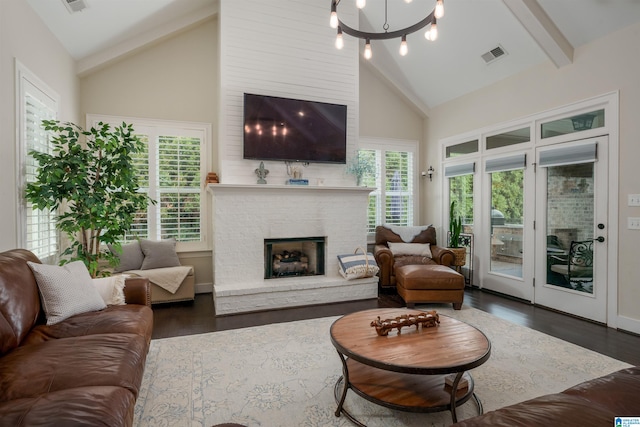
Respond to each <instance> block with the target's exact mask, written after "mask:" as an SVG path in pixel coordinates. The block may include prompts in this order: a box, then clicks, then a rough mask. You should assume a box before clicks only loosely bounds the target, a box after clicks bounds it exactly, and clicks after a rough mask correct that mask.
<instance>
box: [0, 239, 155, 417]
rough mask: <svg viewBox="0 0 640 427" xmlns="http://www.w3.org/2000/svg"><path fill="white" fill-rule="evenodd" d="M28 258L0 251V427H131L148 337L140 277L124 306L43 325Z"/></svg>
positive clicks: (145, 288)
mask: <svg viewBox="0 0 640 427" xmlns="http://www.w3.org/2000/svg"><path fill="white" fill-rule="evenodd" d="M27 261H32V262H39V261H38V259H37V257H36V256H35V255H33V254H32V253H31V252H29V251H26V250H22V249H15V250H11V251H7V252H3V253H0V426H33V425H37V426H78V425H83V426H109V427H114V426H130V425H131V424H132V422H133V410H134V406H135V402H136V398H137V396H138V391H139V388H140V384H141V382H142V375H143V372H144V366H145V361H146V357H147V352H148V349H149V344H150V341H151V332H152V329H153V312H152V311H151V308H150V306H151V300H150V292H149V282H148V280H147V279H128V280H127V281H126V285H125V289H124V293H125V301H126V303H127V304H126V305H110V306H107V307H106V308H104V309H102V310H99V311H91V312H87V313H83V314H76V315H74V316H72V317H69V318H67V319H66V320H63V321H61V322H59V323H56V324H54V325H49V326H48V325H47V324H46V321H45V320H46V319H45V316H44V313H43V310H42V305H41V299H40V295H39V291H38V286H37V283H36V279H35V278H34V275H33V273H32V271H31V269H30V268H29V266H28V265H27Z"/></svg>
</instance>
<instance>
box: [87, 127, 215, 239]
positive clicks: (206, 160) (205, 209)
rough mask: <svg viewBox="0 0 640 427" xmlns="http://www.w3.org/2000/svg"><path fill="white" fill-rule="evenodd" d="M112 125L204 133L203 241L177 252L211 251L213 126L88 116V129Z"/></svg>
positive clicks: (201, 231)
mask: <svg viewBox="0 0 640 427" xmlns="http://www.w3.org/2000/svg"><path fill="white" fill-rule="evenodd" d="M100 121H102V122H104V123H110V124H116V125H119V124H121V123H122V122H125V123H127V124H133V128H134V130H135V131H136V132H138V129H139V128H145V127H162V128H172V127H173V128H179V129H182V130H184V129H187V130H193V131H195V132H202V134H203V135H204V136H203V141H202V150H201V158H200V235H201V240H200V241H199V242H177V243H176V251H177V252H195V251H205V250H211V244H210V242H211V239H210V233H209V230H210V225H209V222H210V221H209V214H208V212H209V205H210V203H209V197H210V196H209V193H208V192H207V191H206V188H207V187H206V184H205V179H204V177H205V176H206V175H207V171H208V170H210V162H211V160H210V155H209V147H210V146H211V135H212V130H211V129H212V125H211V124H210V123H201V122H187V121H184V122H183V121H178V120H159V119H147V118H138V117H126V116H109V115H102V114H87V117H86V128H90V127H91V126H93V125H94V124H95V123H98V122H100Z"/></svg>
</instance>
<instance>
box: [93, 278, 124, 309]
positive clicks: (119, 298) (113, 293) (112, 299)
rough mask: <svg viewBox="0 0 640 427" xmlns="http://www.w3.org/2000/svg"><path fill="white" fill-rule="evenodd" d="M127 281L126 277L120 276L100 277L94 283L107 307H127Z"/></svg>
mask: <svg viewBox="0 0 640 427" xmlns="http://www.w3.org/2000/svg"><path fill="white" fill-rule="evenodd" d="M125 279H126V276H123V275H121V274H119V275H116V276H110V277H100V278H98V279H93V280H92V281H93V284H94V285H95V287H96V289H97V290H98V293H99V294H100V296H101V297H102V300H103V301H104V303H105V304H106V305H125V304H126V303H125V300H124V281H125Z"/></svg>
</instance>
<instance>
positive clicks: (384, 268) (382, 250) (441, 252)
mask: <svg viewBox="0 0 640 427" xmlns="http://www.w3.org/2000/svg"><path fill="white" fill-rule="evenodd" d="M375 237H376V241H375V247H374V251H373V255H374V256H375V258H376V263H377V264H378V267H380V273H379V274H378V275H379V277H380V279H379V281H378V283H379V285H380V287H381V288H383V289H384V288H395V287H396V274H395V269H396V268H398V267H401V266H403V265H444V266H447V267H448V266H450V265H451V263H452V262H453V259H454V255H453V252H451V251H450V250H449V249H446V248H443V247H440V246H438V243H437V240H436V229H435V228H433V226H428V227H426V228H424V229H423V230H422V231H421V232H420V233H419V234H417V235H415V236H414V237H413V239H412V240H411V241H409V242H406V243H429V244H430V245H431V255H432V258H427V257H423V256H415V255H403V256H396V257H394V255H393V253H392V252H391V250H390V249H389V242H393V243H402V242H404V240H402V237H401V236H400V235H398V234H396V233H394V232H393V231H392V230H391V229H390V228H387V227H385V226H383V225H379V226H377V227H376V234H375Z"/></svg>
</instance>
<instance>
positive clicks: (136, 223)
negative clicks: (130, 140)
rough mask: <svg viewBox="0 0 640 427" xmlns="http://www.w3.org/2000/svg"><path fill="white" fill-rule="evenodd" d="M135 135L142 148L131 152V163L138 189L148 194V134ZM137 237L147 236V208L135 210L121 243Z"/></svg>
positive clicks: (144, 237) (146, 237) (145, 237)
mask: <svg viewBox="0 0 640 427" xmlns="http://www.w3.org/2000/svg"><path fill="white" fill-rule="evenodd" d="M136 136H137V137H138V138H139V139H140V141H142V143H143V144H144V148H143V149H142V150H141V151H140V152H138V153H134V154H132V160H133V162H132V163H133V167H134V169H135V171H136V174H137V175H138V186H139V191H140V192H141V193H145V194H147V195H149V189H150V187H149V181H150V178H149V135H146V134H136ZM139 238H142V239H148V238H149V211H148V208H147V209H144V210H140V211H138V212H136V215H135V218H134V220H133V224H131V229H130V230H129V231H128V232H126V233H125V236H124V239H123V240H124V242H123V243H130V242H132V241H134V240H136V239H139Z"/></svg>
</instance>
